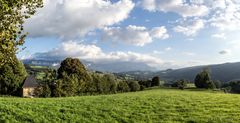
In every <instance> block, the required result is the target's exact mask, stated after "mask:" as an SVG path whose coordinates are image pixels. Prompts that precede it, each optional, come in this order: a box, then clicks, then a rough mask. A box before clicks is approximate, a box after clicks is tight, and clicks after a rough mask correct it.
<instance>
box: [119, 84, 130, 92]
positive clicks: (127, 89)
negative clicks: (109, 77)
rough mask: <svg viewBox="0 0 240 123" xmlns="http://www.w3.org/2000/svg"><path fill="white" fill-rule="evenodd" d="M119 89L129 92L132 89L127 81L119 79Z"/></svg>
mask: <svg viewBox="0 0 240 123" xmlns="http://www.w3.org/2000/svg"><path fill="white" fill-rule="evenodd" d="M117 91H118V92H129V91H130V89H129V86H128V84H127V82H125V81H119V82H118V84H117Z"/></svg>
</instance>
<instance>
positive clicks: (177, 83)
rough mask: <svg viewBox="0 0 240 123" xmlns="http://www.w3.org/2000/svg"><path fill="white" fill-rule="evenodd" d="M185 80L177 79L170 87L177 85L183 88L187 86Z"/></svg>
mask: <svg viewBox="0 0 240 123" xmlns="http://www.w3.org/2000/svg"><path fill="white" fill-rule="evenodd" d="M187 83H188V81H187V80H184V79H181V80H177V81H176V82H175V83H173V84H172V87H177V88H179V89H182V90H183V89H184V88H186V87H187Z"/></svg>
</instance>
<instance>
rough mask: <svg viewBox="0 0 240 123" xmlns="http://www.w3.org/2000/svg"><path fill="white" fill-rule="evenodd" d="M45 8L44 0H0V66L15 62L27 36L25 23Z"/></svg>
mask: <svg viewBox="0 0 240 123" xmlns="http://www.w3.org/2000/svg"><path fill="white" fill-rule="evenodd" d="M42 6H43V0H0V10H1V11H0V66H2V65H4V64H5V63H8V62H14V57H15V54H16V52H18V51H19V46H21V45H23V43H24V39H25V37H26V34H25V33H23V23H24V21H25V19H27V18H29V17H30V16H31V15H33V14H34V13H35V12H36V9H37V8H40V7H42Z"/></svg>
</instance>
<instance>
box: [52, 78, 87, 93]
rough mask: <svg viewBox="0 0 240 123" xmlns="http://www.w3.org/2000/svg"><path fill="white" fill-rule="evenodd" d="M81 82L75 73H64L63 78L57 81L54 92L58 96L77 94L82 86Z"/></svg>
mask: <svg viewBox="0 0 240 123" xmlns="http://www.w3.org/2000/svg"><path fill="white" fill-rule="evenodd" d="M79 83H81V82H79V80H78V79H77V77H76V76H75V75H67V74H66V75H65V74H64V73H63V78H61V79H58V80H57V81H56V82H55V87H56V89H54V90H53V94H54V96H56V97H65V96H75V95H77V94H78V92H80V90H81V87H82V86H81V85H79Z"/></svg>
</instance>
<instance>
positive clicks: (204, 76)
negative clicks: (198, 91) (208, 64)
mask: <svg viewBox="0 0 240 123" xmlns="http://www.w3.org/2000/svg"><path fill="white" fill-rule="evenodd" d="M195 86H196V87H197V88H207V89H209V88H214V83H213V81H212V80H211V76H210V73H209V71H207V70H203V71H202V72H201V73H199V74H197V76H196V78H195Z"/></svg>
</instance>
